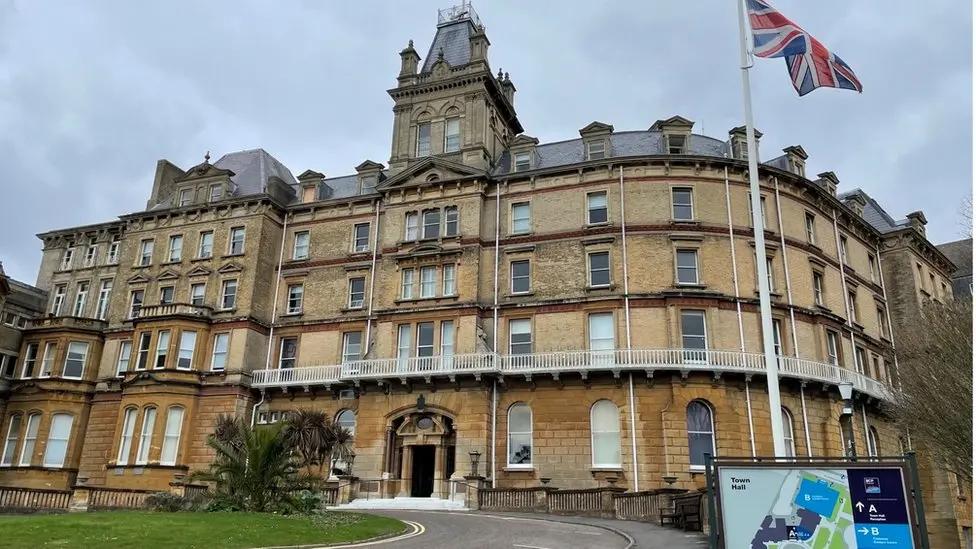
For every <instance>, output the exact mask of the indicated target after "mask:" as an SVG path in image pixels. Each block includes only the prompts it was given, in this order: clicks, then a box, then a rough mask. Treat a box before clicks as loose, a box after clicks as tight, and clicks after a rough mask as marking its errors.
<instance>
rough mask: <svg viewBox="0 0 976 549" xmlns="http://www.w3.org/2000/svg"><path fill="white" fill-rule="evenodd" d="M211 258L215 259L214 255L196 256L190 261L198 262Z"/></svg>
mask: <svg viewBox="0 0 976 549" xmlns="http://www.w3.org/2000/svg"><path fill="white" fill-rule="evenodd" d="M211 259H213V256H212V255H208V256H207V257H194V258H193V259H191V260H190V263H197V262H199V261H210V260H211Z"/></svg>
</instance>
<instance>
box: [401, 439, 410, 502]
mask: <svg viewBox="0 0 976 549" xmlns="http://www.w3.org/2000/svg"><path fill="white" fill-rule="evenodd" d="M400 461H401V463H400V493H399V494H398V496H399V497H410V485H411V483H412V481H413V446H404V447H403V459H402V460H400Z"/></svg>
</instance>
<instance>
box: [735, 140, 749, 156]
mask: <svg viewBox="0 0 976 549" xmlns="http://www.w3.org/2000/svg"><path fill="white" fill-rule="evenodd" d="M738 148H739V154H738V155H737V157H738V158H741V159H742V160H749V143H747V142H745V141H739V142H738Z"/></svg>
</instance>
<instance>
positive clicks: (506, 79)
mask: <svg viewBox="0 0 976 549" xmlns="http://www.w3.org/2000/svg"><path fill="white" fill-rule="evenodd" d="M508 80H510V79H509V78H508V73H507V72H506V73H505V81H506V82H507V81H508Z"/></svg>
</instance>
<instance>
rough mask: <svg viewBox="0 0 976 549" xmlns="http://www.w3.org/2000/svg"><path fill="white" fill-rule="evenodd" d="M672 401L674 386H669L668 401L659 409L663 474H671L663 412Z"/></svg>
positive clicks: (666, 428) (666, 426) (667, 475)
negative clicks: (662, 443)
mask: <svg viewBox="0 0 976 549" xmlns="http://www.w3.org/2000/svg"><path fill="white" fill-rule="evenodd" d="M672 402H674V387H673V386H671V394H669V395H668V403H667V404H666V405H665V406H664V408H663V409H662V410H661V438H663V439H664V476H666V477H669V476H671V459H670V456H669V455H668V425H667V421H665V419H664V414H666V413H668V409H669V408H671V403H672Z"/></svg>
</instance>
